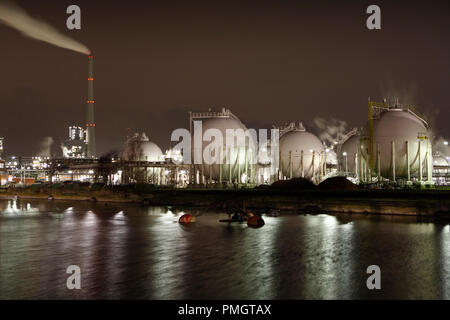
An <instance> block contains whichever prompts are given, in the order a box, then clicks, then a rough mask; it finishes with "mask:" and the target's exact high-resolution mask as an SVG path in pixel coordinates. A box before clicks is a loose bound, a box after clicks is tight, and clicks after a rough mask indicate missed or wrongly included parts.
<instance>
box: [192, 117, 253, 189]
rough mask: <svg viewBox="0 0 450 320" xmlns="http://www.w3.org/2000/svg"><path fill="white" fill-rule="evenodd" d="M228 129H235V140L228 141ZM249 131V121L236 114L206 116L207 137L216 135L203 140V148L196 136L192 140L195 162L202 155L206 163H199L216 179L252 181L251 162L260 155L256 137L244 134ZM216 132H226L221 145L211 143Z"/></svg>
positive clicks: (207, 175)
mask: <svg viewBox="0 0 450 320" xmlns="http://www.w3.org/2000/svg"><path fill="white" fill-rule="evenodd" d="M223 112H225V111H223ZM227 130H231V131H233V132H235V133H236V134H237V136H230V139H232V140H230V141H228V140H227ZM246 131H247V128H246V127H245V125H244V124H242V122H241V121H239V120H238V119H236V118H234V117H217V118H214V117H213V118H206V119H203V120H202V137H203V140H204V139H205V138H208V136H209V137H213V138H211V141H203V142H202V145H201V150H200V148H198V146H197V144H198V142H197V141H196V139H195V137H193V139H192V141H193V157H194V159H193V160H194V164H195V161H196V160H195V159H196V158H197V159H199V158H201V160H202V164H201V165H200V166H197V167H198V168H201V170H202V171H203V175H204V177H205V179H207V180H213V181H216V182H220V181H222V182H230V181H231V182H239V183H244V182H246V181H249V179H250V174H251V170H252V168H251V165H252V164H253V163H255V162H254V160H253V159H254V157H255V156H256V141H255V138H256V137H252V136H250V135H247V136H244V134H245V132H246ZM215 133H220V134H221V135H222V138H223V139H222V144H221V147H220V148H215V147H212V145H211V143H214V141H215V138H214V136H215ZM216 152H217V153H218V154H216ZM207 158H210V159H209V160H208V159H207Z"/></svg>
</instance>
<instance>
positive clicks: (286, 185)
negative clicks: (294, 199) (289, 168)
mask: <svg viewBox="0 0 450 320" xmlns="http://www.w3.org/2000/svg"><path fill="white" fill-rule="evenodd" d="M269 188H270V189H272V190H312V189H316V185H315V184H314V183H312V182H311V181H309V180H308V179H305V178H292V179H289V180H278V181H275V182H274V183H272V184H271V185H270V187H269Z"/></svg>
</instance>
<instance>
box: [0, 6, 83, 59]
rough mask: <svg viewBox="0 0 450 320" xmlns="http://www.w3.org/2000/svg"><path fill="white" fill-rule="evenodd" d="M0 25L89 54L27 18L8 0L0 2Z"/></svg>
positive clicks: (70, 40)
mask: <svg viewBox="0 0 450 320" xmlns="http://www.w3.org/2000/svg"><path fill="white" fill-rule="evenodd" d="M0 23H3V24H5V25H7V26H9V27H11V28H14V29H16V30H18V31H20V32H21V33H22V34H23V35H24V36H26V37H30V38H33V39H36V40H40V41H44V42H47V43H50V44H53V45H55V46H57V47H61V48H65V49H69V50H73V51H76V52H80V53H83V54H90V53H91V52H90V50H89V49H88V48H87V47H86V46H85V45H83V44H81V43H79V42H78V41H76V40H74V39H71V38H69V37H67V36H65V35H64V34H62V33H60V32H59V31H58V30H56V29H55V28H54V27H52V26H51V25H49V24H47V23H45V22H43V21H39V20H37V19H35V18H33V17H31V16H29V15H28V13H27V12H26V11H25V10H23V9H22V8H20V7H19V6H17V5H16V4H15V3H13V2H11V1H9V0H0Z"/></svg>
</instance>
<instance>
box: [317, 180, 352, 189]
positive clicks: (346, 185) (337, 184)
mask: <svg viewBox="0 0 450 320" xmlns="http://www.w3.org/2000/svg"><path fill="white" fill-rule="evenodd" d="M317 187H318V189H319V190H357V189H358V186H357V185H356V184H354V183H353V182H351V181H350V180H348V179H347V178H345V177H332V178H328V179H326V180H324V181H322V182H321V183H320V184H319V185H318V186H317Z"/></svg>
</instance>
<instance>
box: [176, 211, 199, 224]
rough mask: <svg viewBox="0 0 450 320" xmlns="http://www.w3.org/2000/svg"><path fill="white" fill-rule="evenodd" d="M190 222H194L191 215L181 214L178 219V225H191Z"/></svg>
mask: <svg viewBox="0 0 450 320" xmlns="http://www.w3.org/2000/svg"><path fill="white" fill-rule="evenodd" d="M192 222H195V217H194V216H193V215H191V214H188V213H186V214H183V215H182V216H181V217H180V219H178V223H182V224H185V223H192Z"/></svg>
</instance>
